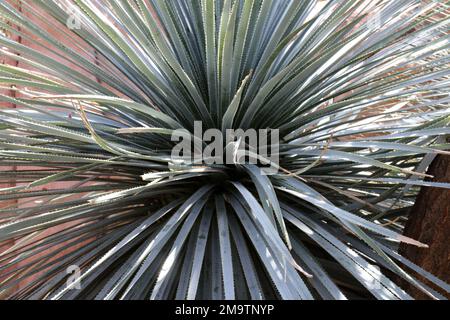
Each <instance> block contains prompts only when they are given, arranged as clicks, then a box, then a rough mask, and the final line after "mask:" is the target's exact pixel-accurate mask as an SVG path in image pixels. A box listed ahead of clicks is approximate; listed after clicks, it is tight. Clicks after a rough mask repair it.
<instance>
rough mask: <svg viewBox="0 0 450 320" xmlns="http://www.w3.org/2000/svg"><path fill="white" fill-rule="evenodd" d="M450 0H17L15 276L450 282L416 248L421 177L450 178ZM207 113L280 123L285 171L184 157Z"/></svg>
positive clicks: (166, 287) (29, 279)
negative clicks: (179, 147)
mask: <svg viewBox="0 0 450 320" xmlns="http://www.w3.org/2000/svg"><path fill="white" fill-rule="evenodd" d="M448 4H449V3H448V2H447V1H428V2H427V1H416V0H387V1H385V0H376V1H365V0H364V1H363V0H330V1H310V0H308V1H297V0H292V1H291V0H215V1H213V0H201V1H200V0H187V1H179V0H133V1H120V0H73V1H71V0H32V1H31V0H30V1H18V0H9V1H1V2H0V8H1V9H0V15H1V19H2V20H1V27H2V29H3V30H4V32H3V34H2V35H1V37H0V46H1V49H0V51H1V53H2V55H3V56H4V57H8V58H10V59H12V60H14V61H17V62H18V66H11V65H6V64H4V65H0V83H1V86H2V88H3V89H5V90H10V91H11V92H13V93H14V94H13V95H6V94H3V95H1V97H0V99H1V100H2V101H3V102H5V103H9V104H12V105H14V106H15V108H7V107H6V104H5V105H4V106H3V107H2V108H1V109H0V168H1V172H0V183H4V184H7V183H11V182H13V183H14V185H13V186H6V187H4V188H3V189H2V190H1V193H0V204H3V205H2V206H0V222H1V225H0V247H2V248H4V249H3V251H2V252H1V253H0V290H1V292H2V294H3V295H4V297H8V298H13V299H94V298H95V299H346V298H347V299H348V298H377V299H410V298H411V295H410V292H408V290H407V289H406V288H411V287H413V288H417V289H419V290H421V291H422V292H425V293H426V294H427V295H428V296H430V297H432V298H436V299H441V298H444V297H445V295H446V294H448V293H450V286H449V285H448V284H446V283H444V282H443V281H441V280H439V279H437V278H436V277H435V276H433V275H432V274H430V273H428V272H426V271H425V270H423V269H421V268H420V267H419V266H417V265H415V264H413V263H412V262H410V261H408V260H407V259H405V258H404V257H402V256H400V255H399V254H398V252H397V249H398V245H399V243H401V242H404V243H407V244H408V245H415V246H421V247H426V244H422V243H419V242H417V241H415V240H414V239H410V238H407V237H405V236H402V231H403V227H404V223H405V221H406V220H407V217H408V214H409V212H410V208H411V206H412V205H413V204H414V200H415V197H416V195H417V193H418V191H419V189H420V187H422V186H432V187H442V188H450V185H449V184H444V183H433V182H428V181H427V180H426V179H424V177H427V174H426V169H427V167H428V165H429V164H430V162H431V160H432V159H433V157H434V156H435V155H436V154H448V152H447V151H446V150H448V149H450V146H449V145H448V144H447V143H446V140H445V136H446V135H447V134H449V133H450V128H448V127H447V126H448V124H449V122H450V115H449V114H450V109H449V108H448V105H449V101H450V97H449V92H450V90H449V89H450V83H449V75H450V71H449V56H448V52H449V44H450V42H449V35H448V26H449V17H448V10H447V9H448ZM18 7H20V10H19V9H17V8H18ZM29 17H32V19H30V18H29ZM49 30H51V32H50V31H49ZM55 34H57V35H58V36H55ZM11 35H17V36H20V37H21V38H22V39H26V40H27V43H28V44H33V46H31V45H26V44H21V43H19V42H17V41H14V40H12V39H11ZM61 39H63V40H61ZM36 48H38V49H36ZM195 121H201V122H202V125H203V130H207V129H212V128H217V129H220V130H222V132H225V130H226V129H239V128H240V129H243V130H247V129H267V130H272V131H273V130H278V132H279V134H280V138H281V141H280V143H279V145H278V147H279V152H278V153H277V156H278V157H279V166H277V169H278V173H277V174H275V175H265V174H263V172H264V169H263V167H264V165H263V162H262V161H259V162H258V163H257V164H255V163H253V164H250V163H249V164H242V163H238V162H236V163H232V164H226V165H220V164H210V165H207V164H205V163H198V162H189V161H184V162H178V161H174V160H173V157H171V152H172V149H173V147H174V145H175V144H176V142H175V141H172V140H173V139H172V134H173V132H174V131H175V130H177V129H186V130H187V131H188V132H189V133H192V134H193V133H194V123H195ZM237 143H238V142H237V141H235V142H233V143H232V144H231V148H230V144H227V145H226V146H225V147H224V149H225V151H224V152H225V153H229V152H235V151H236V148H233V146H236V144H237ZM240 143H243V141H240ZM233 150H234V151H233ZM266 164H267V163H266ZM11 168H12V169H11ZM9 200H15V201H14V202H13V203H12V204H11V202H10V201H9ZM6 201H8V202H6ZM17 203H19V205H18V204H17ZM424 250H426V249H424ZM77 268H79V269H78V270H79V271H80V274H79V276H78V277H76V278H74V274H73V272H74V271H76V270H77ZM75 274H76V272H75ZM424 279H426V280H427V281H428V284H425V283H424V282H423V281H424ZM430 283H432V284H433V288H431V287H429V285H430Z"/></svg>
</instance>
